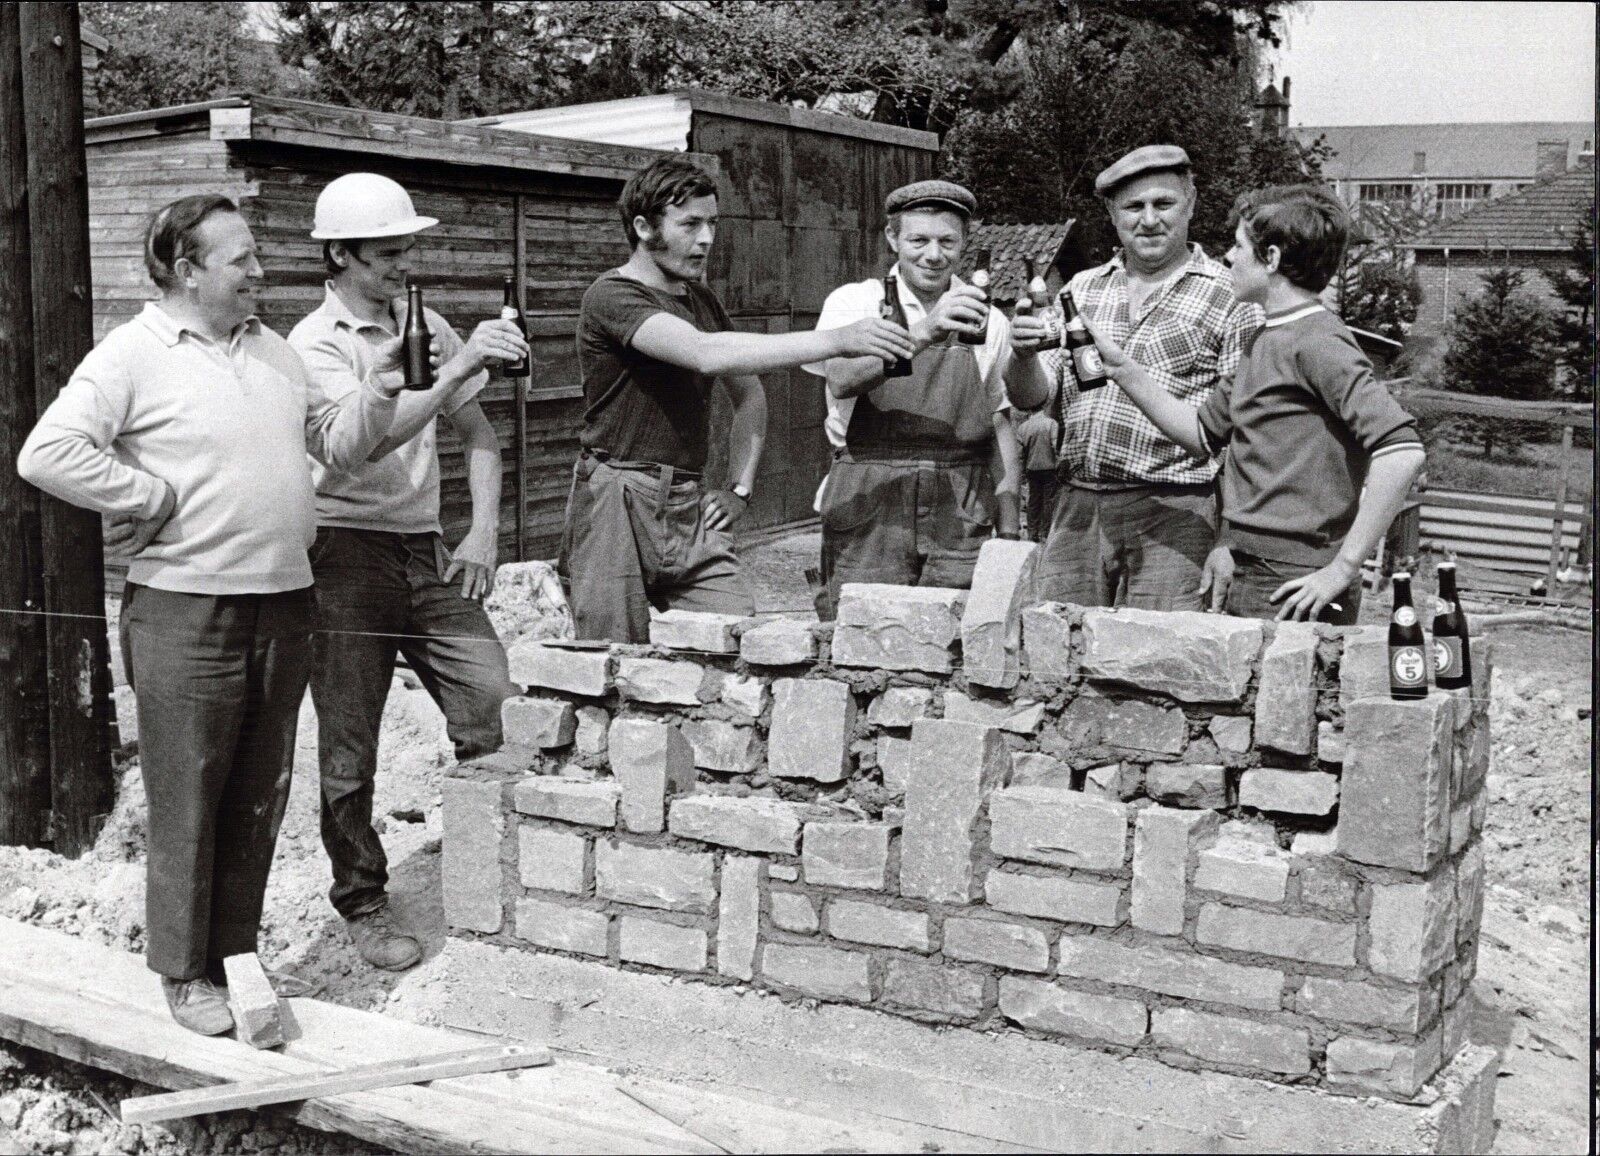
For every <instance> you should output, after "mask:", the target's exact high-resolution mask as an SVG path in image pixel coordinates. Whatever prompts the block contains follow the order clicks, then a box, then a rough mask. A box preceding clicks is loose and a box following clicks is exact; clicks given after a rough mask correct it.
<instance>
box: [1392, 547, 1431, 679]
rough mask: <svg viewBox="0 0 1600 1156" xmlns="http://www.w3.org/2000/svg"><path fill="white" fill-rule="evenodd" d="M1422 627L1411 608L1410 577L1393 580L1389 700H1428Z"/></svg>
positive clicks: (1397, 575) (1399, 574)
mask: <svg viewBox="0 0 1600 1156" xmlns="http://www.w3.org/2000/svg"><path fill="white" fill-rule="evenodd" d="M1422 646H1423V638H1422V623H1420V622H1418V621H1417V611H1416V608H1415V607H1413V606H1412V605H1411V575H1410V574H1407V573H1405V572H1404V571H1397V572H1396V573H1395V576H1394V611H1393V613H1391V614H1390V616H1389V697H1390V698H1426V697H1428V660H1427V657H1426V655H1425V654H1424V653H1423V649H1422Z"/></svg>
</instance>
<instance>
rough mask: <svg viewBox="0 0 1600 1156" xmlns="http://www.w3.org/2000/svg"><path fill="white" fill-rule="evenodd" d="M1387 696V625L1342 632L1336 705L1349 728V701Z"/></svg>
mask: <svg viewBox="0 0 1600 1156" xmlns="http://www.w3.org/2000/svg"><path fill="white" fill-rule="evenodd" d="M1388 697H1389V628H1388V627H1387V626H1363V627H1360V628H1359V629H1357V630H1352V631H1350V633H1348V634H1346V635H1345V636H1344V652H1343V654H1342V655H1341V656H1340V658H1339V709H1340V710H1342V711H1344V712H1345V729H1346V730H1349V728H1350V722H1349V714H1350V704H1351V703H1353V702H1357V701H1359V700H1360V699H1364V698H1388Z"/></svg>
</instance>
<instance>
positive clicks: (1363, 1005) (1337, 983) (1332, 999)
mask: <svg viewBox="0 0 1600 1156" xmlns="http://www.w3.org/2000/svg"><path fill="white" fill-rule="evenodd" d="M1295 1010H1296V1011H1298V1012H1300V1014H1301V1015H1308V1016H1312V1017H1314V1018H1316V1019H1319V1020H1333V1021H1334V1022H1336V1023H1345V1024H1362V1025H1365V1026H1367V1027H1374V1028H1388V1029H1389V1030H1390V1031H1395V1032H1404V1033H1405V1034H1407V1035H1416V1034H1417V1032H1419V1031H1421V1030H1422V1025H1423V1024H1425V1023H1427V1022H1428V1021H1429V1020H1431V1019H1432V1018H1433V1017H1434V1015H1435V1014H1436V1013H1437V1012H1438V1010H1439V993H1438V992H1437V991H1436V990H1434V989H1432V988H1427V987H1379V986H1377V985H1376V984H1372V983H1363V982H1361V981H1360V980H1347V979H1329V978H1327V977H1325V976H1320V975H1308V976H1306V978H1305V981H1304V982H1303V983H1302V984H1301V985H1300V994H1299V995H1297V996H1296V997H1295Z"/></svg>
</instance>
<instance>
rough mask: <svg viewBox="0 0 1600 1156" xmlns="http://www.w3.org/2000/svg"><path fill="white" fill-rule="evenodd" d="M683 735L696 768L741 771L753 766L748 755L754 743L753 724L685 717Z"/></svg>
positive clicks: (737, 772) (752, 760) (738, 772)
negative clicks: (742, 724) (692, 755)
mask: <svg viewBox="0 0 1600 1156" xmlns="http://www.w3.org/2000/svg"><path fill="white" fill-rule="evenodd" d="M683 737H684V738H686V739H688V740H689V748H690V749H691V750H692V751H693V752H694V765H695V766H697V767H704V768H705V769H706V770H708V771H731V772H733V773H735V774H741V773H743V772H745V771H748V770H750V769H752V767H753V766H754V762H755V760H754V759H753V758H752V756H751V747H752V746H754V744H755V729H754V728H753V727H747V726H740V725H739V724H738V723H731V722H724V721H723V720H722V719H715V718H708V719H688V720H687V721H685V722H684V724H683Z"/></svg>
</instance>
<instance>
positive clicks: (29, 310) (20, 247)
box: [0, 4, 50, 847]
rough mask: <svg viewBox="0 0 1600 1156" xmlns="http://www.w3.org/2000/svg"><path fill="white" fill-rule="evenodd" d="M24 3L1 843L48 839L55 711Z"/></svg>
mask: <svg viewBox="0 0 1600 1156" xmlns="http://www.w3.org/2000/svg"><path fill="white" fill-rule="evenodd" d="M20 7H21V6H20V5H17V4H5V5H0V525H4V526H5V527H6V535H7V538H8V541H7V543H6V548H5V549H4V550H0V845H7V846H25V847H39V846H42V845H43V844H44V843H45V842H46V840H47V839H49V837H50V707H49V702H48V700H47V699H46V697H45V686H46V680H47V670H48V666H47V664H46V662H45V618H44V614H43V613H42V611H43V610H44V577H43V574H44V571H43V567H42V564H41V560H40V555H39V501H40V494H39V491H38V490H36V489H34V488H33V487H32V486H30V485H28V484H27V483H26V482H24V481H23V480H22V479H21V478H19V477H18V476H17V454H18V452H19V451H20V450H21V449H22V439H23V438H24V437H26V436H27V434H28V431H29V430H31V429H32V428H33V424H34V421H35V420H36V418H37V416H38V409H37V405H36V402H35V399H34V386H33V283H32V261H31V259H30V253H29V242H28V155H27V143H26V138H25V136H24V130H23V117H22V33H21V27H20V25H19V24H18V21H17V14H18V10H19V9H20Z"/></svg>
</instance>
